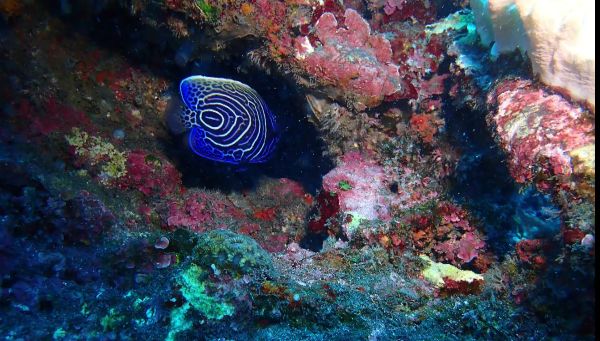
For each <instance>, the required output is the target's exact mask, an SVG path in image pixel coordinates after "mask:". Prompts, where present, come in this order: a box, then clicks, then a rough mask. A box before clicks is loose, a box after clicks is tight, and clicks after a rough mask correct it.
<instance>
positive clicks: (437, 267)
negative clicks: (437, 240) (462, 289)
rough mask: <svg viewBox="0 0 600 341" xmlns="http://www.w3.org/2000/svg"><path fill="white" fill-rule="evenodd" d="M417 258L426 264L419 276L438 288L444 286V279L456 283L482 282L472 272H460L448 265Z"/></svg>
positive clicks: (477, 275) (481, 279) (481, 277)
mask: <svg viewBox="0 0 600 341" xmlns="http://www.w3.org/2000/svg"><path fill="white" fill-rule="evenodd" d="M419 257H420V258H421V259H422V260H424V261H425V262H427V266H425V269H423V271H422V272H421V274H422V275H423V277H424V278H425V279H426V280H428V281H429V282H431V283H432V284H433V285H435V286H436V287H438V288H442V287H443V286H444V284H445V283H444V278H449V279H451V280H453V281H456V282H468V283H471V282H473V281H474V280H480V281H483V276H481V275H479V274H476V273H474V272H473V271H469V270H461V269H459V268H457V267H455V266H453V265H450V264H444V263H436V262H434V261H432V260H431V259H429V257H427V256H425V255H420V256H419Z"/></svg>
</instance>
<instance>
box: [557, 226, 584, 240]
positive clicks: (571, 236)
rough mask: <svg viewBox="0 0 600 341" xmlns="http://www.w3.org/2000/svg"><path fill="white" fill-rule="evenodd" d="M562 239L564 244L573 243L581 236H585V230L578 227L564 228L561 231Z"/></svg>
mask: <svg viewBox="0 0 600 341" xmlns="http://www.w3.org/2000/svg"><path fill="white" fill-rule="evenodd" d="M562 235H563V240H564V242H565V243H566V244H575V243H580V242H581V240H582V239H583V237H585V232H583V231H581V230H580V229H576V228H575V229H568V228H565V229H563V231H562Z"/></svg>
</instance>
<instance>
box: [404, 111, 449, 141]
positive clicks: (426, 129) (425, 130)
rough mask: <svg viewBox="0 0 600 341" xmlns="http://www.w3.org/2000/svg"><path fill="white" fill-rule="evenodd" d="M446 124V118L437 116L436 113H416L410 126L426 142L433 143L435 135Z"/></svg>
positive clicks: (411, 119)
mask: <svg viewBox="0 0 600 341" xmlns="http://www.w3.org/2000/svg"><path fill="white" fill-rule="evenodd" d="M443 124H444V120H442V119H439V118H437V117H435V114H415V115H413V116H412V117H411V118H410V127H411V129H412V130H414V131H415V132H416V133H417V134H418V135H419V137H421V139H422V140H423V142H425V143H433V136H434V135H435V134H436V133H437V132H438V129H439V128H440V127H441V126H442V125H443Z"/></svg>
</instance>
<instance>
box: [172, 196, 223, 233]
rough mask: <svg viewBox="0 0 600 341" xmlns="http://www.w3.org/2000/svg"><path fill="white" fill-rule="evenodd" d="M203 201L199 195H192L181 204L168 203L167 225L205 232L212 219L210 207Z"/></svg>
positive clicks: (202, 197)
mask: <svg viewBox="0 0 600 341" xmlns="http://www.w3.org/2000/svg"><path fill="white" fill-rule="evenodd" d="M205 199H206V198H205V197H204V196H202V195H201V194H199V193H193V194H191V195H190V196H189V197H187V198H185V200H184V201H183V203H178V202H170V203H169V204H168V209H169V213H168V215H169V216H168V218H167V225H168V226H169V227H171V228H175V227H186V228H188V229H190V230H193V231H197V232H202V231H205V230H206V229H207V227H208V225H209V222H211V221H212V218H213V217H212V210H211V207H209V205H208V204H207V201H206V200H205Z"/></svg>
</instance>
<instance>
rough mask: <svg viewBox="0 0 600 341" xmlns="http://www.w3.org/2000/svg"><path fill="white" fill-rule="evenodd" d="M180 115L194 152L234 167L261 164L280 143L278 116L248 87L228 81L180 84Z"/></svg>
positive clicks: (194, 78)
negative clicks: (242, 164)
mask: <svg viewBox="0 0 600 341" xmlns="http://www.w3.org/2000/svg"><path fill="white" fill-rule="evenodd" d="M179 92H180V94H181V99H182V100H183V103H184V104H185V108H183V110H182V111H181V112H180V115H181V117H180V118H181V121H182V123H183V125H184V126H185V128H187V129H190V132H189V137H188V142H189V145H190V148H191V149H192V151H193V152H194V153H196V154H197V155H199V156H202V157H204V158H207V159H210V160H214V161H220V162H226V163H231V164H241V163H260V162H265V161H267V160H268V159H269V158H270V156H271V155H272V154H273V151H274V149H275V145H276V144H277V141H278V139H279V138H278V134H277V125H276V122H275V116H274V115H273V113H272V112H271V111H270V110H269V108H268V107H267V104H266V103H265V101H264V100H263V99H262V98H261V97H260V95H259V94H258V93H257V92H256V91H255V90H254V89H252V88H251V87H249V86H248V85H246V84H244V83H241V82H238V81H234V80H231V79H226V78H213V77H205V76H191V77H188V78H185V79H184V80H182V81H181V83H180V84H179Z"/></svg>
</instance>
